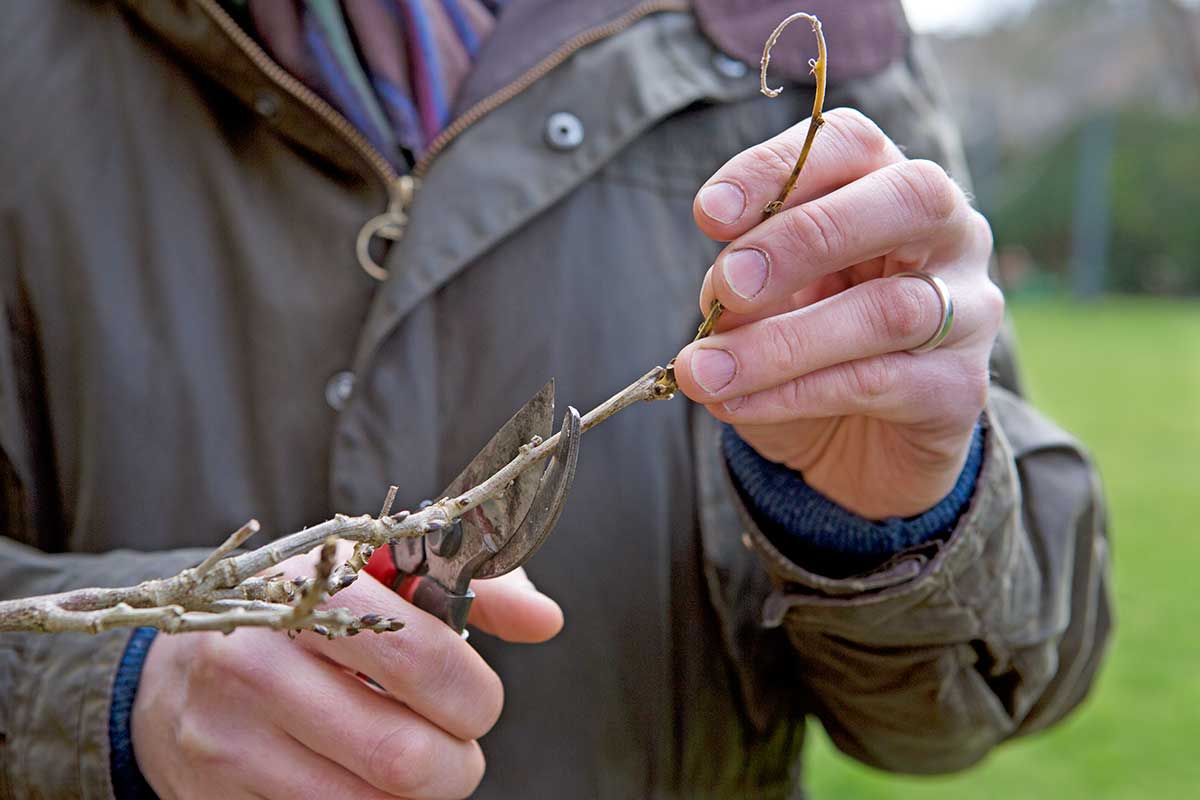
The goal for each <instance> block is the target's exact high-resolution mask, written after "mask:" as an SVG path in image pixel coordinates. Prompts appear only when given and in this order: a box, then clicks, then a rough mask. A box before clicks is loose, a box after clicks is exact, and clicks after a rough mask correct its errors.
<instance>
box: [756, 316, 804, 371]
mask: <svg viewBox="0 0 1200 800" xmlns="http://www.w3.org/2000/svg"><path fill="white" fill-rule="evenodd" d="M765 323H766V324H764V325H763V328H764V332H765V333H766V336H765V337H763V339H764V347H763V350H764V354H765V356H766V358H765V361H766V363H767V367H768V368H769V369H771V370H772V371H776V372H792V371H793V370H795V368H796V365H798V364H800V363H801V360H802V359H803V358H804V354H805V353H806V352H807V351H808V350H809V347H808V342H807V340H806V337H805V335H804V333H803V332H802V330H801V327H800V326H799V325H798V324H797V323H796V321H795V320H791V319H788V318H786V317H783V318H781V317H772V318H770V319H768V320H766V321H765Z"/></svg>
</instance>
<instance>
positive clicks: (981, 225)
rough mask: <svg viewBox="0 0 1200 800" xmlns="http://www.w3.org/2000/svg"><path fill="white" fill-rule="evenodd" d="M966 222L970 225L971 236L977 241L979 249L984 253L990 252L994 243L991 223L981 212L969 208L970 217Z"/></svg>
mask: <svg viewBox="0 0 1200 800" xmlns="http://www.w3.org/2000/svg"><path fill="white" fill-rule="evenodd" d="M968 224H969V225H970V230H971V236H972V238H973V239H974V240H975V241H976V242H977V243H978V247H979V250H980V251H981V252H984V253H991V252H992V248H993V246H994V245H995V244H996V238H995V235H994V234H993V233H992V223H991V222H989V221H988V218H987V217H985V216H984V215H983V214H981V213H979V212H978V211H976V210H974V209H971V218H970V221H969V223H968Z"/></svg>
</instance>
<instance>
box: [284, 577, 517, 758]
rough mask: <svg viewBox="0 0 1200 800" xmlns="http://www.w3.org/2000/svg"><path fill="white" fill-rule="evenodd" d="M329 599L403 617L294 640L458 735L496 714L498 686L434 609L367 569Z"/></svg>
mask: <svg viewBox="0 0 1200 800" xmlns="http://www.w3.org/2000/svg"><path fill="white" fill-rule="evenodd" d="M329 605H331V606H338V607H343V608H347V609H349V610H350V612H351V613H352V614H355V615H359V616H361V615H363V614H368V613H375V614H379V615H381V616H387V617H393V618H395V619H399V620H401V621H402V622H404V628H403V630H401V631H398V632H396V633H392V634H359V635H358V636H354V637H348V638H342V639H334V640H328V639H326V638H324V637H319V636H313V635H309V634H307V633H304V634H301V635H300V638H299V641H300V643H301V644H303V645H304V646H305V647H307V648H309V649H310V650H315V651H317V652H319V653H321V654H322V655H324V656H326V657H327V658H329V659H332V660H333V661H336V662H338V663H339V664H342V665H343V666H345V667H348V668H350V669H352V670H355V671H357V672H361V673H363V674H364V675H367V676H369V677H371V678H372V679H373V680H375V681H376V682H378V683H379V685H381V686H382V687H383V688H384V689H386V690H387V692H388V693H389V694H391V695H392V696H393V697H395V698H396V699H398V700H400V701H401V702H402V703H404V704H406V705H407V706H408V707H409V708H411V709H412V710H413V711H415V712H417V713H418V714H420V715H421V716H422V717H424V718H425V719H427V720H429V721H430V722H432V723H434V724H435V725H437V726H438V727H440V728H441V729H442V730H444V731H446V732H448V733H451V734H453V735H454V736H457V737H459V738H460V739H478V738H479V737H481V736H483V735H484V734H485V733H487V732H488V731H489V730H490V729H491V727H492V726H493V725H495V724H496V720H497V719H498V718H499V717H500V709H501V706H502V705H503V701H504V688H503V686H502V685H501V683H500V677H499V676H498V675H497V674H496V673H495V671H494V670H493V669H492V668H491V667H490V666H488V664H487V662H486V661H484V660H483V657H482V656H480V655H479V653H478V652H476V651H475V648H473V647H471V646H470V645H469V644H467V643H466V642H465V641H464V640H463V638H462V637H461V636H459V635H458V634H457V633H455V632H454V631H453V630H451V629H450V627H449V626H447V625H446V624H445V623H444V622H442V621H441V620H439V619H437V618H436V617H434V616H432V615H430V614H426V613H425V612H424V611H422V610H421V609H419V608H417V607H416V606H414V605H412V604H411V603H409V602H408V601H406V600H404V599H403V598H401V597H400V596H399V595H398V594H396V593H395V592H393V591H392V590H391V589H388V588H387V587H386V586H384V585H383V584H382V583H380V582H379V581H377V580H375V578H374V577H372V576H371V575H369V574H360V575H359V577H358V580H357V581H355V583H354V585H352V586H351V587H350V588H349V589H346V590H345V591H342V592H339V593H338V594H337V595H335V596H334V597H333V599H332V600H330V601H329Z"/></svg>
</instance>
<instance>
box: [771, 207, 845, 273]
mask: <svg viewBox="0 0 1200 800" xmlns="http://www.w3.org/2000/svg"><path fill="white" fill-rule="evenodd" d="M781 218H782V219H783V220H784V221H785V225H786V226H787V227H786V229H785V231H786V233H787V235H788V238H789V239H790V240H791V247H792V248H793V249H794V250H795V251H796V254H797V256H798V257H799V258H801V259H804V260H814V259H815V260H817V261H828V260H829V259H830V258H832V257H833V255H834V254H835V253H838V252H840V251H841V250H842V249H843V248H844V247H845V243H846V230H845V228H844V227H843V225H842V223H841V222H840V221H839V220H838V218H837V216H836V215H835V214H833V213H831V212H830V211H829V210H828V209H827V208H826V207H825V205H824V204H823V203H822V202H821V201H820V200H814V201H813V202H811V203H806V204H805V205H802V206H798V207H796V208H793V209H792V210H791V211H789V212H787V213H786V214H783V215H781Z"/></svg>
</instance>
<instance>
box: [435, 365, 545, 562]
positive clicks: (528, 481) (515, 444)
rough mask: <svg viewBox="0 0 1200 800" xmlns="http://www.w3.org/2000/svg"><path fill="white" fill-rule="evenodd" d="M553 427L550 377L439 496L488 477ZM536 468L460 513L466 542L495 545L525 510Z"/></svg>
mask: <svg viewBox="0 0 1200 800" xmlns="http://www.w3.org/2000/svg"><path fill="white" fill-rule="evenodd" d="M553 429H554V379H550V380H549V381H548V382H547V383H546V385H545V386H543V387H542V389H541V391H539V392H538V393H537V394H536V395H534V396H533V398H532V399H531V400H530V401H529V402H528V403H526V404H525V405H523V406H521V409H520V410H519V411H517V413H516V414H513V416H512V419H510V420H509V421H508V422H506V423H504V425H503V426H501V428H500V430H498V431H496V434H495V435H494V436H492V438H491V441H489V442H488V443H487V444H486V445H484V448H483V449H482V450H480V451H479V453H478V454H477V455H476V456H475V458H473V459H471V463H470V464H468V465H467V466H466V469H464V470H463V471H462V472H461V473H459V475H458V477H457V478H455V479H454V480H453V481H451V482H450V485H449V486H447V487H446V489H445V491H443V492H442V494H441V496H442V497H454V496H456V495H459V494H462V493H463V492H464V491H466V490H467V489H470V488H471V487H472V486H477V485H478V484H480V483H482V482H483V481H484V480H486V479H487V478H490V477H491V476H492V475H493V474H494V473H495V472H496V471H497V470H498V469H500V468H501V467H503V466H504V465H505V464H507V463H508V462H509V461H512V460H513V459H514V458H515V457H516V455H517V452H518V450H520V448H521V445H523V444H528V442H529V440H530V439H532V438H533V437H534V436H541V437H542V438H546V437H548V436H549V435H550V433H551V431H552V430H553ZM540 477H541V476H540V474H539V471H538V470H536V469H527V470H525V471H524V472H522V473H521V475H520V476H519V477H518V478H517V479H516V480H515V481H513V482H512V485H511V486H509V488H508V490H507V491H505V492H504V494H502V495H500V496H499V497H497V498H495V499H492V500H488V501H487V502H486V503H484V504H482V505H480V506H478V507H477V508H474V509H472V510H471V511H468V512H467V513H466V514H464V515H463V517H462V521H463V524H464V526H465V527H467V528H474V529H475V530H474V531H470V530H466V531H464V538H465V540H467V541H470V540H472V539H478V540H479V541H481V542H482V543H483V544H484V545H485V546H486V545H487V544H488V543H489V542H492V543H494V545H495V547H497V548H498V547H499V546H500V545H501V544H503V543H504V542H505V541H507V540H508V538H509V536H510V535H511V534H512V532H513V531H515V530H516V529H517V526H518V525H520V524H521V520H523V519H525V517H526V515H527V514H528V513H529V507H530V506H531V505H532V504H533V500H534V497H535V496H536V494H537V490H538V484H539V479H540Z"/></svg>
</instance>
